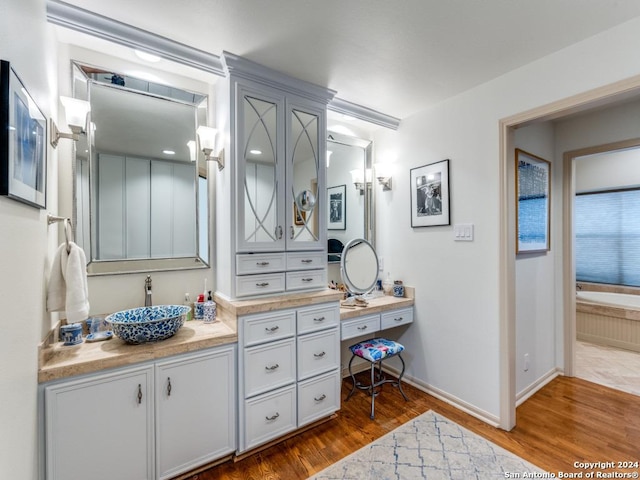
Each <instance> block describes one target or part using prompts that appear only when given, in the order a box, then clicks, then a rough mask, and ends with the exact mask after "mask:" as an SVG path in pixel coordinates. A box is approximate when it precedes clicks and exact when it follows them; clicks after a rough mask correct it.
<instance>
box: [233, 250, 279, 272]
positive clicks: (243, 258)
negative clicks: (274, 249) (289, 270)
mask: <svg viewBox="0 0 640 480" xmlns="http://www.w3.org/2000/svg"><path fill="white" fill-rule="evenodd" d="M284 270H286V257H285V255H284V253H256V254H253V253H248V254H244V255H236V273H237V274H238V275H247V274H252V273H269V272H282V271H284Z"/></svg>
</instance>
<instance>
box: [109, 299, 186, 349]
mask: <svg viewBox="0 0 640 480" xmlns="http://www.w3.org/2000/svg"><path fill="white" fill-rule="evenodd" d="M189 309H190V307H188V306H186V305H157V306H153V307H138V308H132V309H130V310H122V311H121V312H116V313H112V314H111V315H109V316H107V317H106V318H105V321H106V322H107V323H109V324H110V325H111V329H112V330H113V333H114V334H115V335H116V336H117V337H119V338H121V339H122V340H124V341H125V342H127V343H132V344H140V343H147V342H158V341H160V340H165V339H167V338H169V337H172V336H173V335H175V334H176V332H177V331H178V330H179V329H180V327H182V325H183V324H184V321H185V318H186V316H187V312H188V311H189Z"/></svg>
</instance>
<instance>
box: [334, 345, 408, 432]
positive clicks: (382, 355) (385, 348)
mask: <svg viewBox="0 0 640 480" xmlns="http://www.w3.org/2000/svg"><path fill="white" fill-rule="evenodd" d="M349 350H351V353H352V354H353V355H352V356H351V360H349V375H351V381H352V382H353V387H351V391H350V392H349V395H347V399H346V400H349V398H351V395H353V392H355V390H356V388H359V389H360V390H368V392H369V395H371V420H373V416H374V413H375V412H374V409H375V398H376V395H378V393H380V390H378V391H377V392H376V390H375V389H376V388H378V387H381V386H382V385H384V384H385V383H391V384H392V385H394V386H396V387H398V390H400V393H401V394H402V396H403V397H404V399H405V400H409V399H408V398H407V396H406V395H405V394H404V391H403V390H402V384H401V383H400V382H401V380H402V376H403V375H404V367H405V365H404V360H403V359H402V355H400V353H401V352H402V351H403V350H404V346H403V345H401V344H399V343H398V342H394V341H393V340H387V339H386V338H371V339H369V340H365V341H363V342H359V343H356V344H355V345H351V346H350V347H349ZM395 356H397V357H398V358H399V359H400V361H401V362H402V371H401V372H400V376H399V377H398V380H397V381H396V380H387V379H386V378H385V376H384V374H383V373H382V361H383V360H385V359H387V358H391V357H395ZM356 357H360V358H363V359H364V360H367V361H368V362H370V363H371V383H370V384H369V385H365V384H362V383H360V382H356V377H355V376H354V375H353V372H352V371H351V364H352V363H353V359H354V358H356ZM376 365H377V366H378V368H377V370H378V371H377V373H376V371H375V370H376ZM376 379H377V380H376ZM346 400H345V401H346Z"/></svg>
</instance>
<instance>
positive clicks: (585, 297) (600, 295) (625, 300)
mask: <svg viewBox="0 0 640 480" xmlns="http://www.w3.org/2000/svg"><path fill="white" fill-rule="evenodd" d="M576 300H577V301H580V300H582V301H585V302H591V303H601V304H604V305H614V306H617V307H623V308H638V309H640V295H631V294H629V293H613V292H581V291H579V292H577V293H576Z"/></svg>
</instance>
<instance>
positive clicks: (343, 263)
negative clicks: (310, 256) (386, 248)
mask: <svg viewBox="0 0 640 480" xmlns="http://www.w3.org/2000/svg"><path fill="white" fill-rule="evenodd" d="M361 244H365V245H368V246H369V247H370V248H371V251H372V252H373V256H374V257H375V260H376V270H375V272H376V274H375V276H374V278H373V282H372V283H371V285H369V287H367V288H361V287H358V286H356V285H354V284H353V282H352V281H351V279H350V278H349V273H348V271H347V262H348V259H347V257H348V256H349V249H350V248H353V247H356V246H358V245H361ZM379 271H380V260H379V259H378V252H376V249H375V248H374V247H373V245H372V244H371V243H370V242H368V241H367V240H365V239H364V238H354V239H352V240H349V241H348V242H347V244H346V245H345V246H344V250H343V251H342V257H341V258H340V276H341V277H342V281H343V282H344V284H345V285H346V286H347V291H348V292H349V293H353V294H356V295H364V294H366V293H369V292H370V291H371V290H373V289H374V288H375V286H376V283H377V281H378V273H379Z"/></svg>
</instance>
